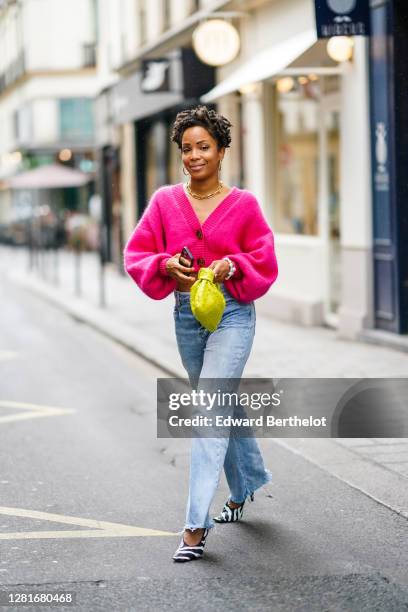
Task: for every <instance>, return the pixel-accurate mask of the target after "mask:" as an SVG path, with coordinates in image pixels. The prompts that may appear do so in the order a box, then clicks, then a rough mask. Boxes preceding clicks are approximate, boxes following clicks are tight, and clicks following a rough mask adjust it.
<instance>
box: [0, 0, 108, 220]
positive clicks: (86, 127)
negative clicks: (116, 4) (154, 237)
mask: <svg viewBox="0 0 408 612" xmlns="http://www.w3.org/2000/svg"><path fill="white" fill-rule="evenodd" d="M98 30H99V28H98V3H97V0H6V1H5V2H3V3H2V6H1V8H0V46H1V50H0V180H3V184H2V185H3V188H2V189H1V190H0V211H1V216H2V220H3V221H6V220H7V219H9V218H10V216H12V217H13V216H17V217H18V215H19V214H20V213H21V214H22V215H23V216H24V214H25V212H24V211H26V208H27V202H26V201H25V199H26V198H27V194H24V193H22V194H20V193H16V194H15V196H14V197H13V198H12V194H11V192H10V191H9V190H8V189H7V184H6V182H5V181H6V179H7V178H8V177H10V176H12V175H13V174H15V173H16V172H18V171H20V170H24V169H26V170H27V169H31V168H34V167H36V166H38V165H43V164H50V163H53V162H56V161H58V162H59V163H65V164H67V165H68V166H71V167H76V168H79V169H81V170H83V171H85V172H90V173H92V172H94V171H95V156H94V149H95V121H94V100H95V97H96V95H97V93H98V92H99V91H100V89H101V88H102V87H103V85H104V84H106V83H107V82H108V81H109V78H112V77H109V75H108V74H106V73H105V74H103V73H102V72H100V71H99V70H98V57H97V52H98ZM87 196H88V194H87V193H86V191H85V190H82V191H79V190H76V189H71V190H65V191H64V192H62V191H60V192H55V193H54V194H53V203H54V204H55V203H56V200H57V199H59V200H61V201H60V202H59V204H60V206H61V207H64V208H72V209H75V208H78V207H81V208H85V207H86V201H84V202H82V199H85V200H86V199H87ZM41 197H42V198H47V194H44V193H43V194H42V195H41ZM0 222H1V220H0Z"/></svg>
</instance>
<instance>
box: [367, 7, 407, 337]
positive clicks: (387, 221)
mask: <svg viewBox="0 0 408 612" xmlns="http://www.w3.org/2000/svg"><path fill="white" fill-rule="evenodd" d="M371 13H372V15H371V18H372V34H371V39H370V60H371V61H370V77H371V78H370V83H371V88H370V89H371V96H370V97H371V140H372V175H373V176H372V185H373V230H374V236H373V238H374V241H373V258H374V262H373V263H374V312H375V325H376V327H377V328H379V329H383V330H386V331H390V332H394V333H399V334H404V333H407V332H408V239H407V235H408V181H407V178H406V177H407V167H408V112H407V110H406V109H407V108H408V93H407V88H406V82H407V79H408V69H407V63H406V57H407V53H408V23H407V19H406V16H407V9H406V5H405V3H403V4H400V5H398V4H397V3H396V4H395V5H393V3H392V2H391V1H390V0H382V1H381V0H379V1H377V2H375V3H373V7H372V9H371Z"/></svg>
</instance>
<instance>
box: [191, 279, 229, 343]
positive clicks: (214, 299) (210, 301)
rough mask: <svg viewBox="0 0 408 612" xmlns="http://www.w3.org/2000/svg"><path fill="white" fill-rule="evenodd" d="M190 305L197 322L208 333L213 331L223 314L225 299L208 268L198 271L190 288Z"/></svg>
mask: <svg viewBox="0 0 408 612" xmlns="http://www.w3.org/2000/svg"><path fill="white" fill-rule="evenodd" d="M190 304H191V310H192V313H193V315H194V316H195V318H196V319H197V321H198V322H199V323H201V325H202V326H203V327H205V329H208V331H210V332H213V331H215V330H216V329H217V327H218V325H219V323H220V321H221V319H222V315H223V313H224V309H225V298H224V295H223V293H222V291H221V289H220V287H219V285H218V284H217V283H214V271H213V270H211V269H210V268H201V269H200V270H199V272H198V278H197V280H196V282H195V283H194V285H193V286H192V287H191V292H190Z"/></svg>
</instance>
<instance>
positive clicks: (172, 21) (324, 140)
mask: <svg viewBox="0 0 408 612" xmlns="http://www.w3.org/2000/svg"><path fill="white" fill-rule="evenodd" d="M112 6H113V5H112ZM125 7H126V9H125ZM121 9H122V10H121V11H120V12H118V13H117V16H116V18H115V19H114V20H112V23H116V24H118V27H122V30H121V35H120V36H117V35H116V34H113V38H114V40H115V41H116V43H117V42H118V41H121V44H120V45H119V46H117V48H116V50H115V57H116V69H117V70H118V72H119V74H120V75H121V77H122V78H121V80H120V81H119V83H118V84H117V85H116V86H115V87H114V88H113V89H112V90H111V91H110V92H109V96H108V98H109V101H108V103H107V106H109V107H110V113H109V114H110V120H111V122H113V123H114V124H116V125H119V126H121V127H120V131H121V133H122V137H120V138H119V139H118V143H119V144H118V145H117V146H118V148H119V149H120V150H121V154H120V158H121V160H122V161H123V163H122V173H121V174H122V177H121V184H122V202H123V208H124V211H123V236H127V235H129V233H130V231H131V229H132V227H133V225H134V223H135V221H136V220H137V218H138V216H140V214H141V212H142V211H143V206H144V205H145V203H146V201H147V200H148V197H149V195H151V193H152V191H154V189H155V188H156V187H157V186H159V185H160V184H163V183H166V182H177V181H180V180H182V175H181V174H180V171H181V163H180V159H179V155H178V151H177V150H176V148H175V147H174V146H172V145H170V144H169V126H170V124H171V121H172V119H173V117H174V113H175V112H176V111H177V110H178V109H179V108H182V107H183V105H184V106H186V105H187V104H190V103H192V102H194V99H193V98H191V99H189V97H188V96H185V95H184V93H183V87H182V86H181V89H180V83H181V81H180V82H179V88H178V89H177V86H176V87H175V88H173V90H172V88H171V87H170V90H169V89H167V91H166V87H164V88H163V89H162V91H159V90H158V91H156V93H155V94H153V95H152V91H151V90H150V92H147V91H146V90H145V91H143V82H145V81H144V79H145V78H146V74H147V73H148V72H147V73H146V70H147V71H149V62H150V66H152V65H153V64H154V63H156V64H157V70H158V71H160V63H162V64H161V66H162V67H163V63H166V62H168V61H170V60H169V58H170V56H172V54H173V56H177V54H178V53H180V49H188V50H189V52H192V51H191V48H192V33H193V31H194V28H195V27H196V26H197V25H198V24H199V23H200V21H202V19H204V18H208V16H209V15H214V14H218V15H219V14H220V15H221V17H222V18H226V19H228V20H231V21H232V23H233V25H234V26H235V27H236V28H237V30H238V32H239V36H240V41H241V49H240V53H239V55H238V57H237V58H236V59H235V60H234V61H233V62H231V63H229V64H228V65H226V66H225V67H222V68H218V69H216V75H215V81H216V84H215V86H214V87H208V89H207V91H206V92H204V93H203V95H201V96H199V95H198V94H199V93H200V91H199V89H200V88H196V91H195V94H196V95H195V97H198V98H199V100H200V101H202V102H204V103H207V104H214V105H216V107H217V108H218V109H219V110H220V111H221V112H222V113H224V114H225V115H226V116H228V117H229V118H230V119H231V121H232V123H233V125H234V128H233V147H232V148H231V150H230V151H228V152H227V155H226V158H225V161H224V164H223V178H224V180H225V181H226V182H227V183H230V184H236V185H238V186H240V187H245V188H248V189H250V190H252V191H253V192H254V193H255V194H256V196H257V197H258V199H259V201H260V203H261V206H262V207H263V210H264V212H265V215H266V217H267V218H268V220H269V221H270V223H271V225H272V227H273V229H274V232H275V236H276V248H277V251H278V256H279V263H280V276H279V280H278V282H277V283H276V284H275V285H274V287H273V288H272V290H271V291H270V292H269V293H268V295H267V296H266V297H265V298H264V299H263V300H262V301H261V303H260V308H262V310H263V311H264V312H266V313H268V314H270V315H271V316H277V317H279V318H282V319H286V320H289V321H295V322H299V323H302V324H306V325H322V324H323V325H331V326H334V327H336V328H337V329H338V330H339V334H340V335H342V336H344V337H356V336H358V334H359V332H360V331H361V330H362V329H365V328H370V327H371V326H372V325H373V272H372V200H371V166H370V119H369V95H368V93H369V62H368V46H367V45H368V43H367V39H364V38H361V37H356V38H355V39H354V43H355V45H354V54H353V59H352V61H350V62H347V63H344V64H338V63H337V62H334V61H333V60H331V59H330V57H329V56H328V53H327V51H326V42H325V41H319V40H317V38H316V26H315V15H314V2H313V0H290V1H288V0H265V1H262V0H258V1H253V2H251V1H250V0H248V1H240V2H238V1H236V2H234V1H230V2H220V1H218V2H214V1H213V2H189V1H185V2H183V1H180V2H165V1H161V0H154V1H150V2H143V1H139V2H134V1H129V2H126V3H124V5H123V6H122V7H121ZM126 11H128V12H127V13H126ZM119 13H120V14H119ZM120 20H122V21H121V23H122V25H121V26H120V23H119V21H120ZM135 24H136V26H135ZM111 44H113V42H111ZM192 53H193V52H192ZM170 63H171V62H170ZM203 71H205V66H200V65H199V64H197V65H196V66H195V67H194V78H195V80H198V79H199V77H200V76H201V75H202V74H203ZM176 72H177V69H176ZM163 74H164V72H163ZM178 74H179V78H180V69H178ZM132 79H133V81H132ZM201 85H202V86H204V85H205V82H204V80H203V82H202V83H201V84H200V86H201ZM158 87H159V89H160V85H159V86H158ZM176 90H177V92H178V93H176ZM180 91H181V95H180ZM199 100H197V101H199ZM130 109H131V110H130ZM105 132H107V131H106V130H105ZM132 140H134V143H135V147H134V148H133V147H132V146H131V145H130V144H129V143H130V142H131V141H132ZM124 193H126V194H128V195H130V196H131V200H126V199H124V198H123V194H124ZM129 207H130V211H129V210H128V209H129Z"/></svg>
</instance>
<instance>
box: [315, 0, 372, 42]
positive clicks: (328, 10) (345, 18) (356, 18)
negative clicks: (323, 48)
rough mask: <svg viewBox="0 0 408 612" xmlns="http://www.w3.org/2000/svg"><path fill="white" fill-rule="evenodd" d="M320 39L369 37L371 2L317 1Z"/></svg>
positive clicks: (348, 0) (359, 0) (317, 24)
mask: <svg viewBox="0 0 408 612" xmlns="http://www.w3.org/2000/svg"><path fill="white" fill-rule="evenodd" d="M315 12H316V28H317V36H318V38H331V37H332V36H369V35H370V7H369V0H315Z"/></svg>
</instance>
